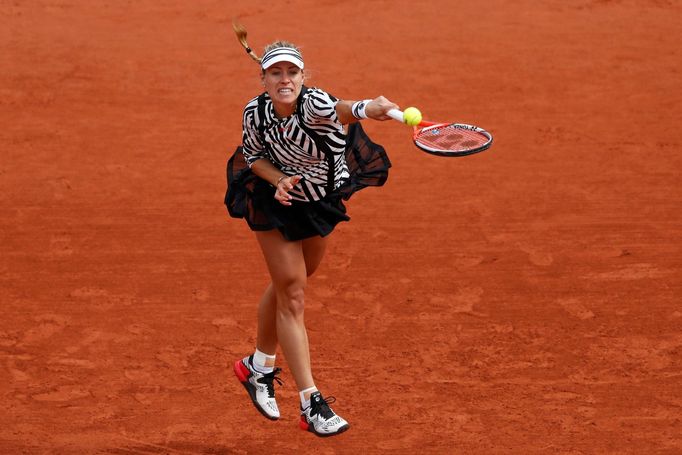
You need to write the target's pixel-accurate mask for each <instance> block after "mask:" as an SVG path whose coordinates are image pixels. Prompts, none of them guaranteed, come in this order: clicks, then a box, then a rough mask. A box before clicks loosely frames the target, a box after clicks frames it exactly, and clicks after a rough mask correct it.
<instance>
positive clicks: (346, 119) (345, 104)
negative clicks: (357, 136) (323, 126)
mask: <svg viewBox="0 0 682 455" xmlns="http://www.w3.org/2000/svg"><path fill="white" fill-rule="evenodd" d="M360 102H363V101H360ZM364 102H365V106H364V112H365V115H366V116H367V118H371V119H374V120H389V119H390V118H391V117H389V116H388V115H387V112H388V111H390V110H391V109H400V108H399V107H398V105H397V104H395V103H393V102H392V101H390V100H388V99H387V98H386V97H384V96H379V97H377V98H374V99H373V100H369V101H368V100H365V101H364ZM356 103H358V101H351V100H339V102H338V103H336V116H337V117H338V119H339V121H340V122H341V123H343V124H344V125H346V124H349V123H355V122H357V121H358V120H359V119H358V118H357V117H356V116H355V115H353V109H355V110H356V113H357V111H358V110H359V109H362V107H363V106H359V105H356Z"/></svg>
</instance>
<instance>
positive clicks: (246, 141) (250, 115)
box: [242, 97, 268, 167]
mask: <svg viewBox="0 0 682 455" xmlns="http://www.w3.org/2000/svg"><path fill="white" fill-rule="evenodd" d="M257 109H258V97H256V98H254V99H252V100H251V101H249V102H248V104H247V105H246V107H245V108H244V115H243V118H242V152H243V153H244V159H245V160H246V164H248V165H249V167H251V166H253V163H255V162H256V161H258V160H259V159H262V158H268V154H267V152H266V150H265V146H264V145H263V141H262V139H261V137H260V134H259V132H258V127H257V126H256V125H257V123H256V122H257V119H256V115H257V113H256V112H257Z"/></svg>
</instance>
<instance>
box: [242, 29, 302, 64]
mask: <svg viewBox="0 0 682 455" xmlns="http://www.w3.org/2000/svg"><path fill="white" fill-rule="evenodd" d="M232 28H233V29H234V34H235V35H237V40H238V41H239V43H240V44H241V45H242V46H243V47H244V49H246V53H247V54H249V57H251V59H253V60H254V61H255V62H256V63H258V64H259V65H260V63H261V57H259V56H258V55H256V53H255V52H253V50H252V49H251V48H250V47H249V43H248V42H247V41H246V35H247V33H246V27H244V26H243V25H242V24H240V23H239V21H238V20H237V19H236V18H235V19H233V20H232ZM278 47H290V48H292V49H296V50H297V51H298V52H299V53H300V52H301V49H299V48H298V46H296V45H295V44H294V43H291V42H289V41H283V40H278V41H275V42H273V43H270V44H268V45H267V46H265V48H264V49H263V53H264V54H267V53H268V52H269V51H271V50H273V49H277V48H278Z"/></svg>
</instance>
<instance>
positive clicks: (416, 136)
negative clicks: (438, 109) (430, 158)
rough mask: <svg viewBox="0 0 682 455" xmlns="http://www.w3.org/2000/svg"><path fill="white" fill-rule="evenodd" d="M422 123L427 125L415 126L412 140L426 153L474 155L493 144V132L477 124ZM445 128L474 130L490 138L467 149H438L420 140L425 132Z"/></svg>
mask: <svg viewBox="0 0 682 455" xmlns="http://www.w3.org/2000/svg"><path fill="white" fill-rule="evenodd" d="M422 123H424V124H426V125H424V126H423V127H422V128H418V127H416V126H415V127H414V133H413V135H412V141H413V142H414V145H416V146H417V147H418V148H419V149H420V150H423V151H424V152H426V153H430V154H431V155H437V156H448V157H457V156H467V155H473V154H475V153H480V152H483V151H485V150H487V149H489V148H490V146H491V145H492V144H493V136H492V134H490V133H489V132H487V131H486V130H484V129H483V128H480V127H478V126H475V125H468V124H466V123H435V122H421V123H420V124H419V125H420V126H422ZM445 128H453V129H461V130H467V131H473V132H475V133H478V134H481V135H483V136H484V137H485V138H487V139H488V140H487V141H486V142H484V143H483V144H481V145H480V146H478V147H475V148H472V149H466V150H443V149H436V148H433V147H429V146H427V145H425V144H423V143H420V142H419V137H420V136H421V135H423V134H424V133H429V132H431V131H433V130H440V129H445Z"/></svg>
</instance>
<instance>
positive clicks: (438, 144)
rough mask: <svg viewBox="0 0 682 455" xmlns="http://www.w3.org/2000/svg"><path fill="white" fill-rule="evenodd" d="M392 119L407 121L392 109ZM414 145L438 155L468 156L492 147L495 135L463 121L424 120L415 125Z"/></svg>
mask: <svg viewBox="0 0 682 455" xmlns="http://www.w3.org/2000/svg"><path fill="white" fill-rule="evenodd" d="M387 114H388V116H389V117H391V118H392V119H395V120H397V121H399V122H400V123H405V122H404V119H403V112H402V111H399V110H398V109H391V110H390V111H388V112H387ZM412 140H413V141H414V145H416V146H417V147H418V148H420V149H421V150H423V151H425V152H426V153H430V154H432V155H438V156H451V157H457V156H466V155H473V154H474V153H479V152H482V151H484V150H487V149H489V148H490V146H491V145H492V143H493V136H492V134H490V133H489V132H487V131H486V130H484V129H483V128H479V127H477V126H474V125H465V124H463V123H438V122H428V121H426V120H423V121H421V122H420V123H419V125H417V126H415V127H414V134H413V136H412Z"/></svg>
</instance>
